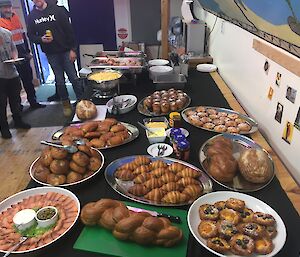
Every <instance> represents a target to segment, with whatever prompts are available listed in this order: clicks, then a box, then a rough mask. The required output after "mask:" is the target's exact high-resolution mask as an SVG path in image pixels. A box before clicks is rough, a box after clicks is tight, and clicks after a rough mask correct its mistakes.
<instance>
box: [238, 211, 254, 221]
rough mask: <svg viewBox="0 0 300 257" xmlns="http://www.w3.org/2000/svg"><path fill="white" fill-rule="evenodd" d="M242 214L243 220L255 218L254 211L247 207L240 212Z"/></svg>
mask: <svg viewBox="0 0 300 257" xmlns="http://www.w3.org/2000/svg"><path fill="white" fill-rule="evenodd" d="M240 216H241V218H242V222H245V223H247V222H252V220H253V211H252V210H251V209H248V208H245V209H244V210H242V211H241V212H240Z"/></svg>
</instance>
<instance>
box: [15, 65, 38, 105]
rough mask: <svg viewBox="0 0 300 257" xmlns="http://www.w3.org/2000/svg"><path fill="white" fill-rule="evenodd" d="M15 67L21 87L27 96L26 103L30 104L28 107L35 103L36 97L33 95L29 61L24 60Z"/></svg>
mask: <svg viewBox="0 0 300 257" xmlns="http://www.w3.org/2000/svg"><path fill="white" fill-rule="evenodd" d="M16 67H17V70H18V72H19V75H20V78H21V80H22V82H23V87H24V89H25V92H26V94H27V100H28V102H29V103H30V105H32V104H35V103H36V95H35V89H34V85H33V83H32V80H33V76H32V69H31V66H30V61H29V60H25V61H23V62H22V63H20V64H17V65H16Z"/></svg>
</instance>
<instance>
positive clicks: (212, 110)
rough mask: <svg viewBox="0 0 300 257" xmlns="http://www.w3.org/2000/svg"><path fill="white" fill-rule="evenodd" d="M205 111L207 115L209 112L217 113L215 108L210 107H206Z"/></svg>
mask: <svg viewBox="0 0 300 257" xmlns="http://www.w3.org/2000/svg"><path fill="white" fill-rule="evenodd" d="M206 112H207V113H208V114H209V115H211V114H217V113H218V112H217V111H216V110H215V109H212V108H208V109H206Z"/></svg>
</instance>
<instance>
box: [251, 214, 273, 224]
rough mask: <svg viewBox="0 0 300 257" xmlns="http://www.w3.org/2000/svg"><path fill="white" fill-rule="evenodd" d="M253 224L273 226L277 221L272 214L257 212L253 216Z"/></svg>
mask: <svg viewBox="0 0 300 257" xmlns="http://www.w3.org/2000/svg"><path fill="white" fill-rule="evenodd" d="M253 222H255V223H258V224H260V225H263V226H273V225H274V224H275V223H276V221H275V219H274V217H273V216H272V215H271V214H267V213H262V212H255V213H254V214H253Z"/></svg>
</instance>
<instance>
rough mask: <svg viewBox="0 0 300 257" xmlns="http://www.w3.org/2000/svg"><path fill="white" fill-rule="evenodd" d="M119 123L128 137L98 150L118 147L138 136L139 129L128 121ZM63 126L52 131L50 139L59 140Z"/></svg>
mask: <svg viewBox="0 0 300 257" xmlns="http://www.w3.org/2000/svg"><path fill="white" fill-rule="evenodd" d="M120 123H121V124H123V125H124V126H125V127H126V128H127V130H128V133H129V138H127V139H125V140H124V141H123V142H122V144H119V145H113V146H105V147H100V148H97V149H98V150H104V149H109V148H114V147H118V146H120V145H124V144H127V143H129V142H131V141H133V140H134V139H136V138H137V137H138V136H139V133H140V132H139V130H138V128H137V127H135V126H133V125H131V124H129V123H125V122H120ZM80 125H81V124H77V125H73V126H80ZM64 129H65V128H62V129H60V130H58V131H56V132H54V133H53V135H52V139H53V140H59V138H60V137H61V136H62V135H63V134H64V132H63V130H64Z"/></svg>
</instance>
